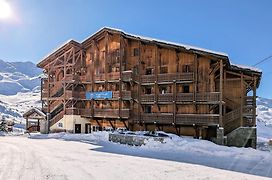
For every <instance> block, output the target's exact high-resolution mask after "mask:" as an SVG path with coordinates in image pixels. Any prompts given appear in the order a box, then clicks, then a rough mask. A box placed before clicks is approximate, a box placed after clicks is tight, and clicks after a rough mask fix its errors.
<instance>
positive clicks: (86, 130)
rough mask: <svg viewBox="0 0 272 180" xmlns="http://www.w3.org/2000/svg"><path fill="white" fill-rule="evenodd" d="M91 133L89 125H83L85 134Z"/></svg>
mask: <svg viewBox="0 0 272 180" xmlns="http://www.w3.org/2000/svg"><path fill="white" fill-rule="evenodd" d="M91 132H92V128H91V125H90V124H85V133H86V134H87V133H91Z"/></svg>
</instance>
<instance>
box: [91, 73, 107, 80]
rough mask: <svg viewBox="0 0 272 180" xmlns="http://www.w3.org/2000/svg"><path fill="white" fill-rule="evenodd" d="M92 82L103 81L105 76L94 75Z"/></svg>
mask: <svg viewBox="0 0 272 180" xmlns="http://www.w3.org/2000/svg"><path fill="white" fill-rule="evenodd" d="M94 80H95V81H105V80H106V76H105V74H96V75H94Z"/></svg>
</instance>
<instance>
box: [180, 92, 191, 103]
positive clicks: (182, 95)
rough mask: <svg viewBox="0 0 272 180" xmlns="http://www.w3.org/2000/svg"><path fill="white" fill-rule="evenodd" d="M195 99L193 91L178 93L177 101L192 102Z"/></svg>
mask: <svg viewBox="0 0 272 180" xmlns="http://www.w3.org/2000/svg"><path fill="white" fill-rule="evenodd" d="M193 100H194V94H193V93H178V94H177V98H176V102H188V101H189V102H190V101H193Z"/></svg>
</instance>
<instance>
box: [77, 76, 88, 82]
mask: <svg viewBox="0 0 272 180" xmlns="http://www.w3.org/2000/svg"><path fill="white" fill-rule="evenodd" d="M79 80H80V81H81V82H91V78H90V77H88V76H86V75H85V76H79Z"/></svg>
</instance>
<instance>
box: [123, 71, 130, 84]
mask: <svg viewBox="0 0 272 180" xmlns="http://www.w3.org/2000/svg"><path fill="white" fill-rule="evenodd" d="M122 80H123V81H126V82H128V81H130V80H132V71H124V72H123V73H122Z"/></svg>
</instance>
